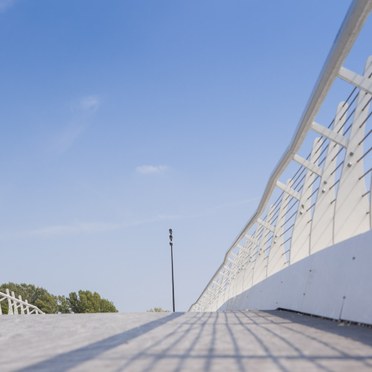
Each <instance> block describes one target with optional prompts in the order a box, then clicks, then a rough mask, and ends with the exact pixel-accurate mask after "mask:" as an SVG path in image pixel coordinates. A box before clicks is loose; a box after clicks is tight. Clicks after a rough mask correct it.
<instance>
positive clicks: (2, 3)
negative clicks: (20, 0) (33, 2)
mask: <svg viewBox="0 0 372 372" xmlns="http://www.w3.org/2000/svg"><path fill="white" fill-rule="evenodd" d="M16 1H17V0H0V13H2V12H5V11H6V10H7V9H9V8H10V7H11V6H13V5H14V4H15V3H16Z"/></svg>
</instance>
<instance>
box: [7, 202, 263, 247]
mask: <svg viewBox="0 0 372 372" xmlns="http://www.w3.org/2000/svg"><path fill="white" fill-rule="evenodd" d="M257 200H258V199H257V198H253V199H246V200H240V201H236V202H231V203H225V204H220V205H216V206H213V207H210V208H207V209H205V210H202V211H200V212H199V213H192V214H183V215H182V214H177V215H174V214H158V215H156V216H154V217H149V218H146V219H142V220H136V221H132V222H108V223H106V222H74V223H70V224H60V225H49V226H44V227H40V228H35V229H29V230H21V231H13V232H10V231H7V232H3V233H0V240H9V239H11V240H12V239H24V238H27V239H34V238H36V239H52V238H59V237H68V236H74V235H91V234H98V233H106V232H112V231H119V230H125V229H129V228H133V227H137V226H142V225H150V224H153V223H158V222H162V221H175V220H188V219H198V218H205V217H206V216H212V215H215V214H216V213H218V211H220V210H225V209H229V208H234V207H238V206H242V205H246V204H250V203H252V202H256V201H257Z"/></svg>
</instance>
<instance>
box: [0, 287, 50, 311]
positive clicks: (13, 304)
mask: <svg viewBox="0 0 372 372" xmlns="http://www.w3.org/2000/svg"><path fill="white" fill-rule="evenodd" d="M3 301H7V303H8V315H16V314H44V313H43V312H42V311H41V310H40V309H39V308H38V307H37V306H34V305H31V304H29V303H28V301H27V300H24V301H23V300H22V296H18V298H17V297H16V296H15V294H14V292H13V291H12V292H9V289H6V290H5V293H3V292H0V315H2V314H3V312H2V308H1V303H2V302H3Z"/></svg>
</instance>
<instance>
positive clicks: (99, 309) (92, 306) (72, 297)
mask: <svg viewBox="0 0 372 372" xmlns="http://www.w3.org/2000/svg"><path fill="white" fill-rule="evenodd" d="M67 301H68V302H69V305H70V309H71V312H73V313H116V312H117V311H118V310H117V309H116V307H115V305H114V304H113V303H112V302H111V301H109V300H106V299H104V298H101V296H100V295H99V294H98V293H97V292H91V291H82V290H80V291H79V292H78V293H76V292H71V293H70V294H69V296H68V299H67Z"/></svg>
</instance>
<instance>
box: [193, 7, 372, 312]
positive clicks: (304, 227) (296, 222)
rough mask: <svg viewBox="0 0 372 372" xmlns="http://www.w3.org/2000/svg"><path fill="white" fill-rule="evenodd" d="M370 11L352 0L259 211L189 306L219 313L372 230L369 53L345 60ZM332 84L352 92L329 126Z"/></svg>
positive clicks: (371, 66) (371, 72)
mask: <svg viewBox="0 0 372 372" xmlns="http://www.w3.org/2000/svg"><path fill="white" fill-rule="evenodd" d="M371 9H372V1H370V0H368V1H358V0H356V1H354V2H353V3H352V5H351V7H350V9H349V12H348V14H347V16H346V18H345V20H344V23H343V24H342V26H341V29H340V32H339V34H338V37H337V38H336V40H335V43H334V45H333V48H332V49H331V52H330V54H329V56H328V59H327V61H326V63H325V65H324V68H323V70H322V72H321V75H320V77H319V79H318V82H317V84H316V86H315V89H314V91H313V94H312V96H311V97H310V100H309V103H308V105H307V107H306V108H305V111H304V114H303V116H302V118H301V121H300V123H299V126H298V129H297V132H296V133H295V136H294V138H293V140H292V143H291V145H290V146H289V148H288V150H287V151H286V152H285V154H284V155H283V157H282V159H281V161H280V162H279V164H278V166H277V167H276V169H275V170H274V172H273V173H272V176H271V178H270V180H269V183H268V185H267V187H266V190H265V192H264V195H263V197H262V199H261V202H260V204H259V207H258V209H257V211H256V213H255V214H254V216H253V217H252V218H251V220H250V221H249V222H248V224H247V225H246V226H245V228H244V229H243V231H242V232H241V233H240V234H239V236H238V237H237V239H236V240H235V241H234V243H233V244H232V246H231V247H230V249H229V250H228V252H227V253H226V256H225V259H224V262H223V263H222V265H221V266H220V267H219V269H218V270H217V272H216V273H215V275H214V276H213V278H212V279H211V281H210V282H209V283H208V285H207V287H206V288H205V290H204V291H203V293H202V294H201V296H200V297H199V299H198V300H197V301H196V302H195V304H193V305H192V306H191V308H190V310H191V311H216V310H218V309H219V308H220V307H221V306H222V305H223V304H224V303H226V302H227V301H228V300H229V299H231V298H233V297H235V296H237V295H239V294H240V293H242V292H244V291H247V290H248V289H249V288H251V287H253V286H254V285H256V284H258V283H260V282H262V281H263V280H265V279H267V278H268V277H270V276H272V275H274V274H275V273H277V272H279V271H281V270H284V269H285V268H287V267H289V266H290V265H293V264H295V263H296V262H298V261H301V260H303V259H305V258H306V257H308V256H310V255H312V254H314V253H317V252H319V251H321V250H323V249H325V248H327V247H331V246H333V245H335V244H337V243H339V242H342V241H344V240H346V239H349V238H351V237H353V236H356V235H359V234H362V233H364V232H366V231H368V230H370V229H372V216H371V204H372V202H371V183H372V158H371V157H370V152H371V149H372V146H371V145H372V139H371V136H370V134H371V132H372V130H371V123H372V119H371V116H372V111H371V101H372V57H369V58H367V61H366V64H365V69H364V72H354V71H351V70H349V69H347V68H346V67H343V66H342V64H343V63H344V61H345V58H346V57H347V55H348V53H349V51H350V49H351V47H352V45H353V44H354V41H355V40H356V38H357V35H358V33H359V31H360V29H361V28H362V25H363V23H364V21H365V20H366V19H367V17H368V15H369V13H370V11H371ZM341 81H342V83H341ZM336 82H337V86H340V85H342V89H343V91H345V89H348V90H349V91H348V93H347V94H346V96H345V100H344V101H342V102H340V103H339V104H338V106H337V109H335V110H334V112H335V113H334V114H333V118H332V120H329V124H328V125H327V124H325V121H324V120H323V118H321V117H320V114H319V112H320V110H321V108H322V106H324V105H325V102H327V94H328V93H329V91H330V90H331V88H332V89H333V87H334V86H335V85H336V84H335V83H336ZM342 89H341V90H342ZM308 147H311V151H310V153H308V155H307V156H304V155H303V154H304V153H305V154H306V148H308Z"/></svg>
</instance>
